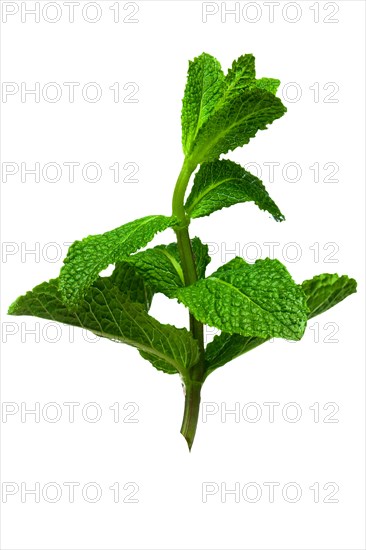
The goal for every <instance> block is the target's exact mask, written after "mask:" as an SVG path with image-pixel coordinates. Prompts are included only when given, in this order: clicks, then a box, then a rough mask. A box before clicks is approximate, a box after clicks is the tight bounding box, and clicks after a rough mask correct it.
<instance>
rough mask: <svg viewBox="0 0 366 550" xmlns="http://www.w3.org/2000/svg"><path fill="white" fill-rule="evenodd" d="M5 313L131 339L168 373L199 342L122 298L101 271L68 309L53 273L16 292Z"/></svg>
mask: <svg viewBox="0 0 366 550" xmlns="http://www.w3.org/2000/svg"><path fill="white" fill-rule="evenodd" d="M9 314H10V315H32V316H34V317H42V318H44V319H51V320H53V321H58V322H60V323H66V324H68V325H74V326H77V327H82V328H84V329H87V330H90V331H91V332H93V333H94V334H97V335H98V336H102V337H105V338H109V339H111V340H115V341H119V342H123V343H125V344H129V345H131V346H134V347H136V348H138V349H139V350H140V352H142V354H143V357H145V358H149V360H151V361H152V362H153V364H154V366H156V368H159V369H161V370H164V372H167V373H170V374H173V373H176V372H178V371H179V372H184V371H185V370H186V369H187V368H188V367H189V366H191V364H193V363H195V362H196V361H197V358H198V346H197V342H196V341H195V340H193V338H192V336H191V334H190V333H189V332H188V331H187V330H186V329H178V328H176V327H173V326H171V325H162V324H161V323H159V322H158V321H157V320H156V319H154V318H153V317H151V316H150V315H148V313H147V312H146V307H145V304H139V303H133V302H130V301H129V300H126V295H124V294H123V293H122V292H121V290H120V289H119V288H118V286H117V285H116V284H114V283H113V282H112V281H111V280H110V278H109V277H103V278H102V277H99V278H98V280H97V281H95V282H94V284H93V285H92V286H91V287H90V288H89V289H88V291H87V293H86V295H85V297H84V299H83V301H82V302H81V303H80V304H79V306H78V308H77V309H76V310H74V311H72V312H71V311H70V310H69V309H68V308H67V307H66V306H65V305H64V304H63V302H62V300H61V294H60V291H59V290H58V280H57V279H52V280H51V281H49V282H45V283H42V284H40V285H38V286H36V287H35V288H34V289H33V290H32V291H30V292H27V293H26V294H25V295H24V296H21V297H20V298H18V299H17V300H16V301H15V302H14V303H13V304H12V305H11V306H10V308H9Z"/></svg>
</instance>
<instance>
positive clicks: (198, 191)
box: [185, 159, 284, 221]
mask: <svg viewBox="0 0 366 550" xmlns="http://www.w3.org/2000/svg"><path fill="white" fill-rule="evenodd" d="M248 201H252V202H255V204H256V205H257V206H258V207H259V208H260V209H261V210H266V211H267V212H269V213H270V214H272V216H273V217H274V219H275V220H277V221H282V220H284V216H283V214H281V212H280V210H279V209H278V207H277V205H276V204H275V203H274V202H273V200H272V199H271V197H270V196H269V194H268V193H267V191H266V188H265V187H264V185H263V183H262V182H261V180H260V179H258V178H257V177H255V176H253V175H252V174H250V172H247V171H246V170H245V169H244V168H243V167H242V166H240V164H236V163H235V162H232V161H231V160H225V159H224V160H214V161H213V162H208V163H204V164H202V165H201V167H200V169H199V171H198V172H197V174H196V176H195V179H194V185H193V187H192V191H191V193H190V195H189V197H188V199H187V202H186V205H185V208H186V211H187V214H188V215H189V216H190V217H192V218H200V217H201V216H208V215H209V214H211V213H212V212H215V211H216V210H220V209H221V208H225V207H227V206H231V205H233V204H237V203H240V202H248Z"/></svg>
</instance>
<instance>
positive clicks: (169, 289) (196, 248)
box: [125, 237, 211, 298]
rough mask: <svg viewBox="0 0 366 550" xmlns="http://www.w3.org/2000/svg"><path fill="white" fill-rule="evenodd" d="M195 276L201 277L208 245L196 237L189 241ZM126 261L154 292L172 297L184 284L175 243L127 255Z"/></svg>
mask: <svg viewBox="0 0 366 550" xmlns="http://www.w3.org/2000/svg"><path fill="white" fill-rule="evenodd" d="M191 246H192V251H193V256H194V259H195V263H196V269H197V277H198V279H202V278H203V277H204V276H205V271H206V267H207V265H208V263H209V262H210V261H211V258H210V256H209V255H208V246H207V245H206V244H202V242H201V241H200V239H199V238H198V237H195V238H194V239H192V241H191ZM125 261H126V262H128V263H130V264H131V265H133V266H134V268H135V269H136V270H137V272H138V273H140V274H141V275H142V276H143V277H144V280H145V281H146V282H147V283H148V284H149V285H150V286H151V288H153V290H154V291H155V292H162V293H163V294H165V295H166V296H168V298H174V297H175V293H176V291H177V289H179V288H181V287H183V286H184V275H183V268H182V264H181V259H180V256H179V252H178V247H177V243H171V244H169V245H159V246H155V247H154V248H148V249H147V250H144V251H143V252H137V254H133V255H132V256H129V257H128V258H127V260H125Z"/></svg>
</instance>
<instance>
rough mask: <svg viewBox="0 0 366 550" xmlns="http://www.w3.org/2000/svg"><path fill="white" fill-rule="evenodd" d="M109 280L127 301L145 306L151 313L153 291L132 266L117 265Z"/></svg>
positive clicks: (125, 264)
mask: <svg viewBox="0 0 366 550" xmlns="http://www.w3.org/2000/svg"><path fill="white" fill-rule="evenodd" d="M109 279H110V280H111V282H112V283H113V284H114V285H116V286H117V287H118V288H119V290H120V291H121V292H122V294H124V295H125V297H126V300H129V301H130V302H138V303H140V304H143V305H144V306H145V309H146V311H149V309H150V307H151V302H152V299H153V295H154V293H153V290H152V289H151V288H150V287H149V286H148V285H147V284H146V281H144V279H143V277H141V275H140V274H139V273H138V272H137V271H136V269H135V268H134V267H133V266H132V265H130V264H128V263H125V262H122V263H119V264H117V265H116V267H115V269H114V271H113V273H112V275H111V276H110V277H109Z"/></svg>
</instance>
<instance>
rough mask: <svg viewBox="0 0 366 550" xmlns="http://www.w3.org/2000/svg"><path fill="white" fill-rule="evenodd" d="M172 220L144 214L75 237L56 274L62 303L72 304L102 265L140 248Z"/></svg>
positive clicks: (124, 256)
mask: <svg viewBox="0 0 366 550" xmlns="http://www.w3.org/2000/svg"><path fill="white" fill-rule="evenodd" d="M175 222H176V220H175V218H173V217H167V216H146V217H145V218H140V219H138V220H135V221H133V222H129V223H126V224H125V225H122V226H121V227H118V228H117V229H113V230H112V231H108V232H107V233H103V234H101V235H90V236H89V237H86V238H85V239H83V240H82V241H75V242H74V243H73V244H72V245H71V246H70V248H69V250H68V252H67V256H66V258H65V260H64V266H63V267H62V269H61V272H60V276H59V285H60V290H61V296H62V300H63V301H64V303H65V304H67V305H69V306H75V305H76V304H77V303H78V302H79V301H80V299H81V298H82V297H83V295H84V294H85V291H86V290H87V288H88V287H89V286H90V285H91V284H92V283H93V282H94V281H95V280H96V278H97V277H98V275H99V273H100V272H101V271H103V269H106V268H107V267H108V266H109V265H110V264H115V263H117V262H121V261H122V260H124V259H125V258H127V257H128V256H129V255H130V254H132V253H133V252H136V250H138V249H139V248H143V247H144V246H146V245H147V243H148V242H149V241H151V240H152V238H153V237H154V235H155V234H156V233H158V232H159V231H163V230H164V229H167V228H168V227H172V226H173V225H174V224H175Z"/></svg>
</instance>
